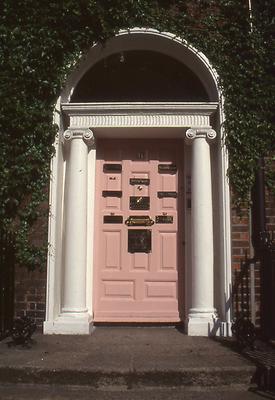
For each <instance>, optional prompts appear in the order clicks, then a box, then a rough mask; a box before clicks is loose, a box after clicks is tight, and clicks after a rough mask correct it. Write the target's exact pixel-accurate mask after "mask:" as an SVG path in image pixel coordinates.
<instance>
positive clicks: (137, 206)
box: [130, 196, 150, 210]
mask: <svg viewBox="0 0 275 400" xmlns="http://www.w3.org/2000/svg"><path fill="white" fill-rule="evenodd" d="M149 209H150V197H149V196H130V210H149Z"/></svg>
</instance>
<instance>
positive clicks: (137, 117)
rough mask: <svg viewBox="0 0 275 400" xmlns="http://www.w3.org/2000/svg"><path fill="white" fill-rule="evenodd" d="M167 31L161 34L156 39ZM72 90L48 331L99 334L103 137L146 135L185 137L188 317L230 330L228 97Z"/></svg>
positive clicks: (56, 206)
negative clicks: (223, 119) (81, 97)
mask: <svg viewBox="0 0 275 400" xmlns="http://www.w3.org/2000/svg"><path fill="white" fill-rule="evenodd" d="M147 32H148V31H147ZM136 35H137V33H136ZM142 35H144V34H142ZM148 35H149V32H148ZM159 35H160V34H158V35H157V34H156V33H153V32H151V33H150V39H151V40H152V37H153V39H154V40H155V39H158V40H159V39H160V36H161V35H160V36H159ZM137 36H138V35H137ZM127 39H129V37H127ZM143 39H144V36H143ZM167 39H168V38H167V37H166V40H167ZM154 40H153V41H154ZM169 40H171V39H169ZM173 46H174V44H173ZM178 46H182V44H181V45H180V44H178ZM96 51H98V50H97V49H96ZM185 51H186V49H185ZM194 57H195V55H194ZM196 68H198V66H197V67H196ZM209 85H210V83H208V86H209ZM66 96H67V95H63V99H61V104H60V112H61V116H62V118H61V120H60V121H59V125H60V136H59V140H58V143H57V154H56V157H55V159H54V160H53V181H52V185H51V215H50V233H49V236H50V249H49V261H48V291H47V316H46V321H45V323H44V332H45V333H47V334H51V333H64V334H88V333H90V332H91V331H92V328H93V315H94V291H95V290H96V288H95V284H94V274H95V248H94V243H95V236H96V230H97V229H98V228H97V224H96V214H95V205H96V191H97V187H96V182H95V171H96V159H97V140H101V139H106V140H108V139H112V140H113V139H132V138H136V139H142V140H144V141H145V140H147V139H150V140H156V143H157V141H158V140H159V139H169V140H171V141H173V139H182V141H183V143H184V142H185V144H184V145H183V147H182V159H183V160H184V162H183V164H184V168H183V172H182V174H183V187H184V196H185V200H184V202H183V203H182V204H181V205H180V206H181V207H182V208H183V210H181V211H182V213H181V214H180V215H182V216H183V218H184V223H183V225H184V248H185V250H184V291H183V293H184V300H182V301H184V316H183V320H184V321H183V322H184V323H185V329H186V332H187V333H188V334H189V335H203V336H207V335H209V334H212V333H214V332H216V331H219V332H220V333H222V334H227V333H229V330H230V308H228V303H229V298H230V268H231V266H230V252H229V251H228V242H229V235H230V231H229V228H228V227H229V193H228V187H227V182H226V176H225V170H226V163H227V159H226V154H225V151H224V149H223V148H222V147H221V131H220V126H219V124H218V123H217V121H219V118H220V115H221V114H220V109H219V103H218V102H217V101H208V102H115V103H114V102H113V103H108V102H104V103H102V102H101V103H100V102H97V103H71V102H70V101H68V100H69V98H68V96H67V97H66ZM213 188H215V189H213ZM227 241H228V242H227Z"/></svg>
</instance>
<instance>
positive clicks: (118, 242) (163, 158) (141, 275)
mask: <svg viewBox="0 0 275 400" xmlns="http://www.w3.org/2000/svg"><path fill="white" fill-rule="evenodd" d="M182 165H183V142H182V141H181V140H171V141H169V140H156V141H152V140H136V139H133V140H127V141H126V140H118V139H116V140H98V142H97V171H96V188H97V190H96V214H95V218H96V225H95V226H96V232H95V237H96V242H95V270H94V319H95V321H96V322H178V321H180V320H181V318H182V316H183V304H182V299H183V287H184V282H183V275H184V274H183V259H184V257H183V246H182V238H183V228H184V221H183V215H182V210H183V205H184V202H183V182H182V181H183V179H182V176H183V171H182Z"/></svg>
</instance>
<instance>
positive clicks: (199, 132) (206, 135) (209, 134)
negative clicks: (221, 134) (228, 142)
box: [185, 128, 217, 144]
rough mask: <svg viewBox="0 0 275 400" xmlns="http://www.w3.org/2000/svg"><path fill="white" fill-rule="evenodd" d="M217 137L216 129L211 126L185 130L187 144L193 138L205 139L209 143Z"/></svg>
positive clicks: (190, 142)
mask: <svg viewBox="0 0 275 400" xmlns="http://www.w3.org/2000/svg"><path fill="white" fill-rule="evenodd" d="M216 137H217V133H216V131H214V129H211V128H205V129H195V128H190V129H187V131H186V132H185V140H186V143H187V144H192V142H193V140H194V139H205V140H207V141H208V143H209V144H210V143H211V142H213V141H214V139H215V138H216Z"/></svg>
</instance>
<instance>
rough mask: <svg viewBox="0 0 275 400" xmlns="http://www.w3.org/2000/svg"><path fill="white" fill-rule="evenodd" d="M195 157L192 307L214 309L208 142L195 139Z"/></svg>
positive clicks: (204, 310) (198, 309)
mask: <svg viewBox="0 0 275 400" xmlns="http://www.w3.org/2000/svg"><path fill="white" fill-rule="evenodd" d="M192 150H193V158H192V211H191V212H192V214H191V215H192V216H191V218H192V219H191V224H192V227H191V229H192V309H191V310H190V312H191V313H193V312H197V313H200V312H208V313H209V312H210V313H213V302H214V294H213V289H214V288H213V222H212V185H211V166H210V154H209V144H208V143H207V141H206V140H205V139H204V138H196V139H195V140H194V143H193V149H192Z"/></svg>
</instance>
